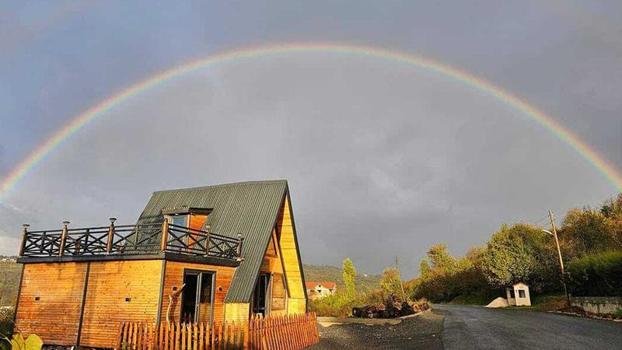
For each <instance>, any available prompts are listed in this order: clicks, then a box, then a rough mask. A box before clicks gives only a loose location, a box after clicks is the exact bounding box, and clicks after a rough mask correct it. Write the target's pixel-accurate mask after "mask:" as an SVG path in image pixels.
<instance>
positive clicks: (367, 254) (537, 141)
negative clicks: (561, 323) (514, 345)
mask: <svg viewBox="0 0 622 350" xmlns="http://www.w3.org/2000/svg"><path fill="white" fill-rule="evenodd" d="M621 11H622V3H620V2H618V1H609V2H607V1H602V2H598V3H597V2H589V3H588V2H579V1H542V0H538V1H503V2H499V1H492V0H491V1H470V2H468V3H467V2H440V1H404V2H401V1H381V2H380V1H360V0H356V1H307V2H301V1H253V2H242V1H227V2H211V1H196V2H194V1H184V2H176V3H174V4H173V3H164V2H153V1H135V2H126V1H81V2H69V1H57V2H44V3H41V2H23V1H8V2H3V3H2V4H0V181H3V180H4V179H5V178H6V177H7V176H8V175H9V174H10V172H11V171H12V170H13V169H14V168H15V167H16V166H17V165H18V164H19V163H20V162H21V161H22V160H23V159H25V158H26V157H27V156H28V155H29V154H30V153H31V152H32V151H33V150H35V149H36V148H37V147H38V146H39V145H40V144H42V143H43V142H44V141H45V140H47V139H48V138H49V137H51V136H52V135H54V134H55V132H57V131H58V130H59V129H61V128H62V127H63V126H64V125H66V124H67V123H68V122H70V121H71V120H72V119H73V118H75V117H76V116H78V115H80V113H82V112H84V111H85V110H87V109H88V108H90V107H92V106H94V105H96V104H98V103H100V102H101V101H104V100H106V99H107V98H108V97H110V96H113V95H115V94H117V93H118V92H120V91H122V90H124V89H126V88H128V87H130V86H132V85H134V84H136V83H139V82H141V81H143V80H145V79H148V78H149V77H151V76H153V75H155V74H157V73H158V72H161V71H163V70H166V69H170V68H172V67H175V66H178V65H181V64H184V63H187V62H191V61H193V60H196V59H201V58H208V57H210V56H213V55H217V54H220V53H223V52H226V51H230V50H238V49H244V48H248V47H264V46H270V45H287V44H299V45H305V44H309V43H329V44H332V45H354V46H368V47H374V48H379V49H386V50H392V51H398V52H402V53H404V54H412V55H419V56H423V57H426V58H428V59H431V60H434V61H437V62H440V63H443V64H447V65H451V66H453V67H456V68H458V69H460V70H463V71H466V72H469V73H470V74H472V75H474V76H477V77H481V78H483V79H486V80H488V81H490V82H491V83H493V84H495V85H496V86H499V87H501V88H503V89H505V90H506V91H509V92H511V93H512V94H514V95H516V96H518V97H520V98H521V99H523V100H524V101H527V102H528V103H529V104H530V105H532V106H534V107H536V108H538V109H540V110H542V111H544V112H545V113H547V114H548V115H550V116H552V117H553V119H554V120H555V121H556V122H558V123H560V124H561V125H563V126H564V127H566V128H568V129H570V130H571V131H572V132H573V133H575V134H576V135H578V136H579V137H580V138H581V139H582V140H583V141H584V142H585V143H586V144H587V145H589V146H590V147H592V148H593V149H594V150H596V151H597V152H598V153H599V154H600V155H601V156H602V157H603V158H605V159H607V160H608V162H609V163H610V164H611V165H612V166H613V167H615V168H616V169H617V170H618V171H622V137H621V136H622V117H620V115H619V113H620V111H621V110H622V100H621V99H620V98H619V92H620V91H621V89H622V63H621V62H622V41H621V40H620V37H622V19H621V18H620V17H619V16H617V14H619V13H621ZM281 178H284V179H288V181H289V185H290V190H291V196H292V204H293V210H294V213H295V216H296V225H297V230H298V234H299V244H300V249H301V256H302V259H303V262H305V263H312V264H329V265H337V266H339V265H340V264H341V261H342V260H343V259H344V258H345V257H350V258H352V260H353V261H354V263H355V264H356V266H357V267H358V269H359V270H360V271H364V272H367V273H379V272H381V271H382V270H383V269H384V268H385V267H387V266H391V265H392V264H394V261H395V258H396V257H398V258H399V261H400V267H401V269H402V271H403V273H404V274H405V276H406V277H413V276H415V275H416V274H417V272H418V265H419V261H420V259H421V258H423V257H424V256H425V252H426V251H427V249H428V248H429V246H430V245H432V244H435V243H444V244H447V246H448V248H449V250H450V251H451V252H452V253H453V254H456V255H462V254H464V253H465V252H466V251H467V250H468V249H469V247H472V246H476V245H482V244H485V242H486V241H487V239H488V238H489V236H490V235H491V234H492V233H493V232H495V231H496V230H497V229H498V228H499V227H500V226H501V225H502V224H503V223H515V222H528V223H532V224H537V225H546V224H547V223H546V215H547V211H548V210H549V209H550V210H553V211H554V213H556V214H557V217H558V220H561V219H562V218H563V213H564V212H565V211H566V210H568V209H570V208H573V207H583V206H598V205H600V204H601V203H602V202H603V201H604V200H606V199H608V198H610V197H611V196H614V195H616V193H617V189H616V187H615V186H614V185H613V184H612V183H611V182H610V181H608V180H607V178H606V177H605V176H604V175H603V173H602V172H600V171H599V170H598V169H596V168H595V167H594V166H593V165H592V164H591V163H590V162H589V161H587V160H586V159H585V158H583V157H581V156H580V155H579V154H578V153H577V152H576V151H575V150H574V149H573V148H572V147H570V146H569V145H568V144H567V143H565V142H563V141H562V140H560V139H559V138H558V137H557V136H555V135H554V134H553V133H552V132H551V131H550V130H547V129H546V128H544V127H543V126H542V125H541V124H538V123H537V122H535V121H534V120H533V119H531V118H529V117H528V116H526V115H525V114H524V113H522V112H521V111H518V110H517V109H515V108H513V107H512V106H509V105H507V104H504V103H503V102H502V101H500V100H498V99H495V98H494V97H492V96H490V94H486V93H484V92H482V91H480V90H477V89H474V88H473V87H470V86H468V85H466V84H464V83H461V82H459V81H457V80H456V79H452V78H450V77H447V76H443V75H440V74H438V73H435V72H432V71H430V70H426V69H425V68H422V67H417V66H414V65H409V64H405V63H399V62H396V61H392V60H387V59H384V58H381V57H369V56H362V55H353V54H348V53H337V52H322V51H314V52H289V53H284V54H279V55H270V56H263V57H249V58H244V59H237V60H229V61H226V62H222V63H220V64H217V65H211V66H208V67H205V68H203V69H199V70H196V71H193V72H191V73H188V74H184V75H181V76H178V77H176V78H175V79H172V80H170V81H167V82H164V83H162V84H158V85H157V86H155V87H154V88H151V89H148V90H145V91H143V92H141V93H139V94H136V95H134V96H133V97H131V98H129V99H127V100H126V101H124V102H123V103H120V104H118V105H116V106H115V107H114V108H112V109H110V110H108V111H106V112H105V113H102V114H101V115H99V116H98V117H97V118H96V119H94V120H93V121H91V122H90V123H88V124H87V125H85V126H84V127H83V128H82V129H80V130H79V131H78V132H76V133H74V134H73V135H72V136H71V137H69V138H67V139H66V140H65V141H64V142H62V143H61V144H60V145H59V146H58V147H56V148H55V149H54V150H53V151H52V152H50V154H49V155H48V156H46V157H45V158H44V159H43V160H42V161H41V162H39V163H37V164H36V166H34V167H33V168H32V169H31V170H30V171H29V172H28V173H27V174H26V175H25V176H24V177H23V178H22V179H21V180H20V181H19V182H18V183H17V184H16V185H15V186H14V187H13V188H11V190H10V191H9V192H8V193H6V194H5V195H4V197H3V199H2V201H1V202H0V254H7V255H12V254H16V252H17V249H18V248H17V247H18V244H19V239H20V230H21V224H22V223H29V224H31V226H32V228H33V229H45V228H47V229H51V228H56V227H60V225H61V222H62V221H63V220H65V219H67V220H70V221H71V222H72V224H71V225H72V226H74V225H75V226H82V225H97V226H99V225H105V224H106V223H107V218H108V217H110V216H116V217H118V218H119V222H120V223H133V222H135V220H136V218H137V217H138V216H139V215H140V212H141V211H142V209H143V207H144V206H145V205H146V202H147V200H148V198H149V196H150V194H151V193H152V192H154V191H157V190H162V189H171V188H180V187H192V186H203V185H211V184H219V183H229V182H236V181H247V180H263V179H281Z"/></svg>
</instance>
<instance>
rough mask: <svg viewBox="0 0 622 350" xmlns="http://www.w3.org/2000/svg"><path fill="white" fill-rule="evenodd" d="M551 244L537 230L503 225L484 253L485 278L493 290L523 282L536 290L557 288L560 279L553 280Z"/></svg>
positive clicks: (554, 271)
mask: <svg viewBox="0 0 622 350" xmlns="http://www.w3.org/2000/svg"><path fill="white" fill-rule="evenodd" d="M553 244H554V243H553V242H552V239H551V238H550V237H548V236H547V235H546V234H544V233H543V232H542V231H541V229H540V228H537V227H534V226H530V225H526V224H516V225H513V226H511V227H508V226H507V225H503V226H501V229H500V230H499V231H498V232H496V233H495V234H493V236H492V237H491V239H490V240H489V241H488V246H487V249H486V251H485V253H483V256H482V270H483V272H484V275H485V276H486V278H487V280H488V282H489V283H490V284H491V285H492V286H494V287H504V286H507V285H510V284H513V283H516V282H525V283H528V284H530V286H531V288H533V289H534V290H536V291H540V290H543V289H557V287H558V286H559V284H558V283H557V281H558V280H559V278H555V276H558V272H556V271H557V264H556V263H555V260H556V257H555V248H554V246H553Z"/></svg>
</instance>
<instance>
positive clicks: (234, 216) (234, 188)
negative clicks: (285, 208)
mask: <svg viewBox="0 0 622 350" xmlns="http://www.w3.org/2000/svg"><path fill="white" fill-rule="evenodd" d="M287 191H288V187H287V181H286V180H272V181H253V182H240V183H232V184H225V185H215V186H205V187H195V188H184V189H177V190H168V191H158V192H155V193H154V194H153V195H152V196H151V199H150V200H149V203H147V206H146V207H145V210H144V211H143V213H142V214H141V215H140V218H139V219H138V222H139V223H149V222H162V220H163V216H162V209H171V208H179V207H184V206H185V207H194V208H213V211H212V212H211V213H210V214H209V215H208V219H207V222H206V225H210V230H211V231H212V232H215V233H218V234H221V235H226V236H230V237H237V235H238V233H241V234H242V236H243V237H244V244H243V246H242V257H243V258H244V261H242V263H241V264H240V266H239V267H238V268H237V270H236V272H235V275H234V276H233V281H232V282H231V287H230V289H229V292H228V293H227V297H226V299H225V302H245V303H246V302H249V301H250V298H251V295H252V293H253V289H254V287H255V281H256V278H257V274H258V272H259V268H260V267H261V263H262V260H263V256H264V253H265V250H266V248H267V246H268V243H269V241H270V236H271V233H272V228H273V227H274V225H275V223H276V220H277V215H278V212H279V209H280V206H281V204H282V203H283V200H284V198H285V195H286V194H287Z"/></svg>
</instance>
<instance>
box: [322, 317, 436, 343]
mask: <svg viewBox="0 0 622 350" xmlns="http://www.w3.org/2000/svg"><path fill="white" fill-rule="evenodd" d="M318 327H319V329H320V343H319V344H317V345H315V346H312V347H311V348H310V349H314V350H315V349H339V350H342V349H432V350H434V349H443V344H442V342H441V333H442V330H443V316H442V314H441V313H439V312H437V311H434V310H432V311H429V312H424V313H422V314H420V315H417V316H415V317H412V318H408V319H405V320H403V321H402V322H401V323H400V324H398V325H382V326H377V325H376V326H367V325H361V324H345V325H333V326H330V327H322V326H318Z"/></svg>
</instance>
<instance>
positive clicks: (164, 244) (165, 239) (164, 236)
mask: <svg viewBox="0 0 622 350" xmlns="http://www.w3.org/2000/svg"><path fill="white" fill-rule="evenodd" d="M167 247H168V218H167V217H164V221H162V241H161V242H160V250H161V251H163V252H164V251H166V248H167Z"/></svg>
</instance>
